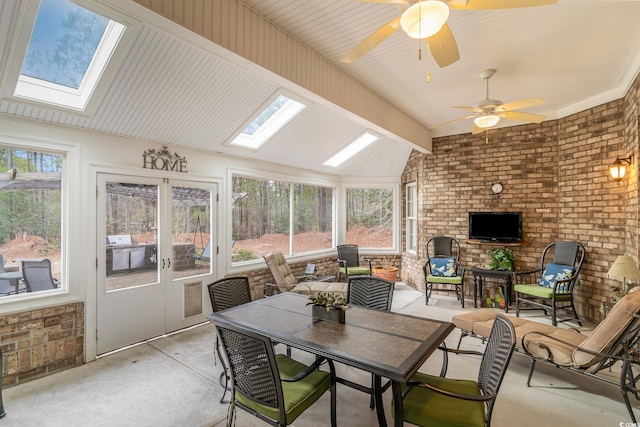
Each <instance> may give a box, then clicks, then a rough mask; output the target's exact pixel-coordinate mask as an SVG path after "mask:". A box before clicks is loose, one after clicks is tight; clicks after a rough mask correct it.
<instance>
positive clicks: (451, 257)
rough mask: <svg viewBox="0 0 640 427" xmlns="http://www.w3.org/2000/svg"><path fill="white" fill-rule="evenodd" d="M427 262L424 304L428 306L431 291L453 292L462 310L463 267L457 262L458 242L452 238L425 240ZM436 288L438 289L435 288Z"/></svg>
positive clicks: (439, 237)
mask: <svg viewBox="0 0 640 427" xmlns="http://www.w3.org/2000/svg"><path fill="white" fill-rule="evenodd" d="M426 252H427V262H426V263H425V265H424V266H423V267H422V270H423V271H424V283H425V298H426V300H425V302H426V304H427V305H429V296H430V295H431V292H432V291H446V292H450V291H451V290H452V288H451V286H453V290H454V291H455V293H456V297H457V298H458V299H459V300H460V303H461V304H462V308H464V267H463V266H462V264H460V261H458V259H459V257H460V242H459V241H458V240H457V239H454V238H453V237H446V236H436V237H432V238H430V239H429V240H427V244H426ZM436 286H438V287H436Z"/></svg>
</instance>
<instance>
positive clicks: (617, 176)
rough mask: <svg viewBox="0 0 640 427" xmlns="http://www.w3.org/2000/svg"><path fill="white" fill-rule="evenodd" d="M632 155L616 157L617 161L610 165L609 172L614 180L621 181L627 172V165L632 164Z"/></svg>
mask: <svg viewBox="0 0 640 427" xmlns="http://www.w3.org/2000/svg"><path fill="white" fill-rule="evenodd" d="M632 158H633V157H632V156H629V157H622V158H620V157H616V161H615V162H613V164H612V165H611V166H609V173H610V174H611V178H613V180H614V181H620V180H621V179H623V178H624V175H625V174H626V173H627V167H628V166H631V160H632Z"/></svg>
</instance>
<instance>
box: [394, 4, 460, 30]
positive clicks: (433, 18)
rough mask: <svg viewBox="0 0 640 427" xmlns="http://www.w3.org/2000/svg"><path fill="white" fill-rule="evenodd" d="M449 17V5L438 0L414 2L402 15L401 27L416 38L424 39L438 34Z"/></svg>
mask: <svg viewBox="0 0 640 427" xmlns="http://www.w3.org/2000/svg"><path fill="white" fill-rule="evenodd" d="M448 18H449V7H448V6H447V5H446V4H444V3H443V2H441V1H438V0H426V1H420V2H417V3H415V4H413V5H412V6H411V7H410V8H408V9H407V10H405V11H404V13H403V14H402V16H401V17H400V27H402V29H403V30H404V32H405V33H407V35H408V36H409V37H411V38H414V39H424V38H427V37H431V36H432V35H434V34H436V33H437V32H438V31H440V29H441V28H442V26H443V25H444V24H445V22H447V19H448Z"/></svg>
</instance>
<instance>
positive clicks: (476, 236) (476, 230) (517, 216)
mask: <svg viewBox="0 0 640 427" xmlns="http://www.w3.org/2000/svg"><path fill="white" fill-rule="evenodd" d="M469 239H473V240H483V241H487V242H504V243H517V242H522V212H469Z"/></svg>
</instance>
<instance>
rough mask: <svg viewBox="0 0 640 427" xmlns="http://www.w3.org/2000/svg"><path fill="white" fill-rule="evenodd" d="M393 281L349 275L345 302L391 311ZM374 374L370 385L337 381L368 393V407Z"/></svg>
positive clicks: (386, 386) (371, 405)
mask: <svg viewBox="0 0 640 427" xmlns="http://www.w3.org/2000/svg"><path fill="white" fill-rule="evenodd" d="M394 285H395V284H394V282H391V281H389V280H385V279H381V278H379V277H374V276H352V277H349V289H348V291H347V302H348V303H349V305H356V306H360V307H367V308H371V309H374V310H381V311H391V304H392V303H393V290H394ZM374 381H375V376H374V375H373V374H372V375H371V387H364V386H362V385H360V384H356V383H353V382H351V381H349V380H345V379H343V378H338V382H339V383H341V384H344V385H346V386H349V387H352V388H355V389H356V390H359V391H362V392H364V393H367V394H370V395H371V398H370V400H369V408H371V409H373V408H374V407H375V402H374V396H373V387H374ZM390 385H391V383H390V382H387V383H386V384H385V385H384V386H383V388H382V391H383V392H384V391H385V390H386V389H388V388H389V386H390Z"/></svg>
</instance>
